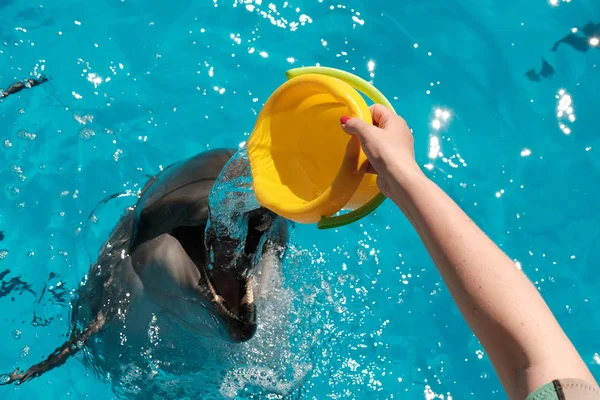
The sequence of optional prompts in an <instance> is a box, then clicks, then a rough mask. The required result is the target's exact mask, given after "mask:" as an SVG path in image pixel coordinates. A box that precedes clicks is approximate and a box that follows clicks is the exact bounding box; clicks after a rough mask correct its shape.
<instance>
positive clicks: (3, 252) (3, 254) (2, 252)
mask: <svg viewBox="0 0 600 400" xmlns="http://www.w3.org/2000/svg"><path fill="white" fill-rule="evenodd" d="M7 255H8V250H6V249H0V260H4V259H5V258H6V256H7Z"/></svg>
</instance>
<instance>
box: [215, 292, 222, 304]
mask: <svg viewBox="0 0 600 400" xmlns="http://www.w3.org/2000/svg"><path fill="white" fill-rule="evenodd" d="M223 300H225V299H224V298H223V297H222V296H219V295H218V294H215V295H214V297H213V301H214V302H215V303H219V304H222V303H223Z"/></svg>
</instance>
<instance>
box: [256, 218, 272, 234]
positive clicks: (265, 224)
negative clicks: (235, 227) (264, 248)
mask: <svg viewBox="0 0 600 400" xmlns="http://www.w3.org/2000/svg"><path fill="white" fill-rule="evenodd" d="M271 224H273V218H272V217H271V215H269V214H264V215H263V216H262V218H261V223H260V224H259V225H257V226H255V227H254V229H256V230H257V231H259V232H264V231H266V230H267V229H269V228H270V227H271Z"/></svg>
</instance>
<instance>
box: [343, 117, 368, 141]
mask: <svg viewBox="0 0 600 400" xmlns="http://www.w3.org/2000/svg"><path fill="white" fill-rule="evenodd" d="M340 122H341V123H342V129H343V130H344V132H346V133H349V134H350V135H355V136H357V137H358V138H359V139H360V141H361V142H363V143H364V142H365V141H368V140H369V138H370V137H372V136H373V135H374V134H375V133H376V131H377V127H375V126H373V125H371V124H368V123H366V122H365V121H363V120H362V119H360V118H350V117H342V118H340Z"/></svg>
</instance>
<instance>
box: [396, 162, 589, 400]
mask: <svg viewBox="0 0 600 400" xmlns="http://www.w3.org/2000/svg"><path fill="white" fill-rule="evenodd" d="M395 181H396V182H399V183H398V184H397V187H394V188H392V193H393V195H392V196H391V197H392V200H393V201H394V202H395V203H396V204H397V205H398V207H399V208H400V209H401V210H402V211H403V212H404V214H405V215H406V216H407V218H408V219H409V220H410V221H411V223H412V225H413V226H414V227H415V229H416V230H417V232H418V234H419V236H420V237H421V239H422V240H423V243H424V244H425V246H426V248H427V250H428V252H429V254H430V255H431V257H432V259H433V261H434V263H435V265H436V266H437V268H438V270H439V272H440V274H441V276H442V278H443V280H444V282H445V283H446V286H447V287H448V289H449V290H450V293H451V295H452V297H453V298H454V300H455V302H456V304H457V305H458V307H459V309H460V311H461V313H462V315H463V316H464V318H465V319H466V321H467V323H468V324H469V325H470V327H471V329H472V330H473V332H474V333H475V335H476V336H477V337H478V338H479V340H480V342H481V344H482V345H483V347H484V348H485V350H486V352H487V354H488V356H489V357H490V360H491V361H492V363H493V364H494V367H495V369H496V371H497V373H498V376H499V378H500V380H501V381H502V383H503V385H504V387H505V390H506V391H507V393H508V394H509V396H510V397H511V398H519V399H522V398H525V396H526V395H527V394H528V393H529V392H530V391H532V390H534V389H536V388H537V387H538V386H540V385H542V384H545V383H548V382H549V381H551V380H553V379H556V378H559V377H560V378H564V377H579V378H583V379H588V380H591V381H592V382H593V378H592V376H591V374H590V373H589V371H588V370H587V367H586V366H585V364H584V363H583V362H582V361H581V359H580V357H579V356H578V354H577V352H576V350H575V349H574V347H573V346H572V344H571V342H570V341H569V340H568V338H567V337H566V335H565V334H564V332H563V331H562V329H561V327H560V325H559V324H558V323H557V321H556V319H555V318H554V316H553V315H552V313H551V311H550V310H549V308H548V307H547V305H546V304H545V302H544V301H543V299H542V297H541V296H540V294H539V293H538V291H537V290H536V289H535V287H534V286H533V285H532V284H531V282H530V281H529V280H528V279H527V277H526V276H525V275H524V274H523V273H522V272H521V271H520V270H519V269H518V268H517V267H516V266H515V264H514V263H513V262H512V261H511V260H510V259H509V258H508V257H507V256H506V255H505V254H504V253H503V252H502V251H501V250H500V249H499V248H498V247H497V246H496V245H495V244H494V243H493V242H492V241H491V240H490V239H489V238H488V237H487V236H486V235H485V234H484V233H483V232H482V231H481V230H480V229H479V228H478V227H477V226H476V225H475V223H473V221H471V219H470V218H469V217H468V216H467V215H466V214H465V213H464V212H463V211H462V210H461V209H460V207H458V205H456V203H454V202H453V201H452V200H451V199H450V198H449V197H448V196H447V195H446V194H445V193H444V192H443V191H442V190H441V189H440V188H439V187H438V186H437V185H435V184H434V183H433V182H431V181H430V180H429V179H427V178H426V177H425V176H423V175H421V174H415V175H414V176H411V177H406V176H403V177H399V178H398V179H396V180H395ZM549 366H550V367H549Z"/></svg>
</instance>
